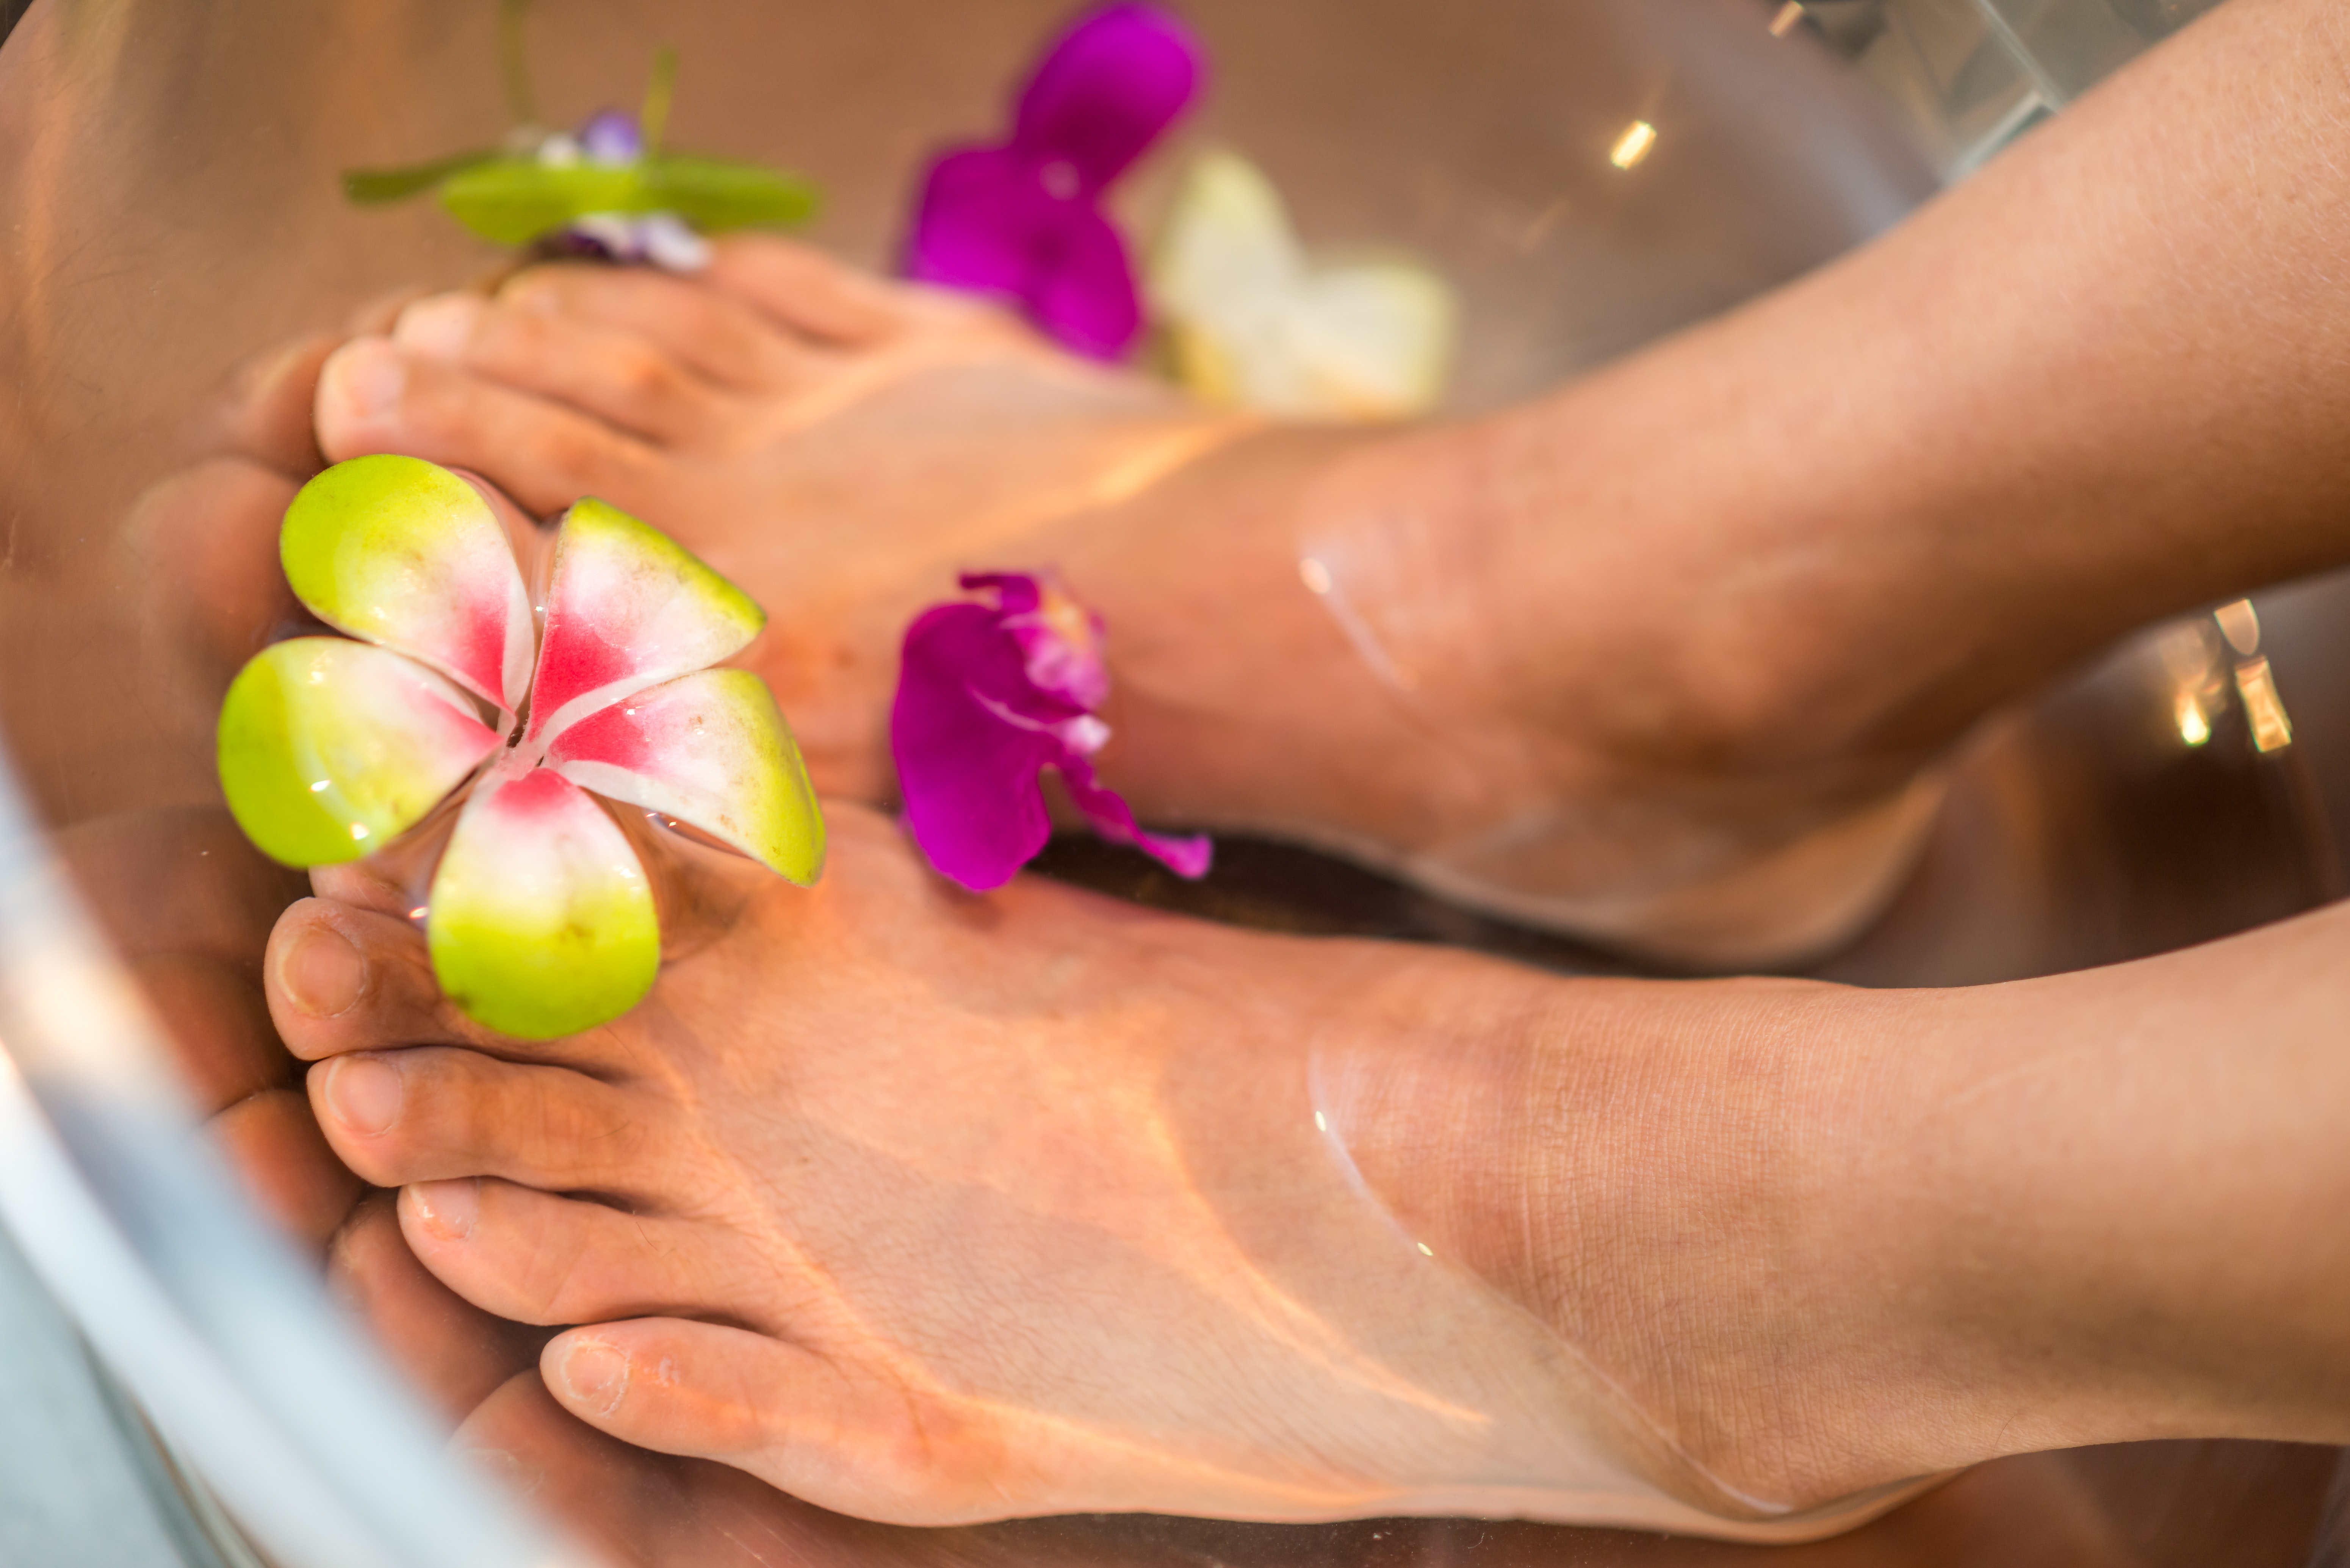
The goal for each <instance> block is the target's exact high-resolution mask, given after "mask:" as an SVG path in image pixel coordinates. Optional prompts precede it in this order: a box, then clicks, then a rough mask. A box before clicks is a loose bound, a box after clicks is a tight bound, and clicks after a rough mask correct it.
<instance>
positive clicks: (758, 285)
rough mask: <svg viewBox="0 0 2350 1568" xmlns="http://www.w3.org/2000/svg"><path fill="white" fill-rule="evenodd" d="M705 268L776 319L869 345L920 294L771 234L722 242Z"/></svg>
mask: <svg viewBox="0 0 2350 1568" xmlns="http://www.w3.org/2000/svg"><path fill="white" fill-rule="evenodd" d="M702 276H703V277H704V278H706V279H707V280H708V281H709V282H710V283H711V284H712V286H715V287H716V288H717V289H719V290H721V291H723V292H724V293H726V294H730V295H732V296H734V297H736V298H738V299H741V300H743V301H745V302H746V303H748V304H750V305H752V306H754V307H756V308H757V309H758V310H760V311H761V312H763V313H764V314H765V315H766V316H767V317H769V318H770V319H772V320H775V321H777V322H780V323H782V324H783V325H785V326H786V327H790V328H791V329H792V330H794V331H795V332H802V333H806V335H807V336H808V337H813V338H815V339H816V340H817V341H819V342H826V343H833V344H837V345H838V346H840V347H842V348H868V347H871V346H872V345H873V344H876V343H878V342H879V341H881V340H882V339H884V338H887V337H891V336H893V335H894V334H896V333H897V332H899V331H900V330H902V329H903V328H904V327H907V326H909V325H910V323H911V322H912V321H913V320H914V319H915V318H916V317H918V316H919V314H920V307H919V305H918V303H917V302H918V300H919V297H920V296H916V295H915V294H913V293H912V292H911V291H910V290H908V289H906V288H904V287H903V286H899V285H896V284H892V283H889V282H888V281H886V280H884V279H881V278H878V277H875V276H874V275H871V274H870V273H867V272H863V271H860V270H859V269H858V268H856V267H853V266H850V265H848V264H847V263H846V262H843V261H838V260H836V259H835V258H834V257H831V256H828V255H827V254H824V252H822V251H820V250H817V249H816V248H815V247H814V246H811V245H804V244H798V243H796V242H795V241H792V240H785V239H778V238H776V237H775V236H774V235H771V234H739V235H734V236H733V237H730V238H728V239H723V240H721V241H719V242H718V244H716V245H715V246H713V247H712V254H711V259H710V265H709V267H708V268H707V269H705V270H704V272H703V273H702Z"/></svg>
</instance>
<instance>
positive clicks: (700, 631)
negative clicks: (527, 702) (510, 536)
mask: <svg viewBox="0 0 2350 1568" xmlns="http://www.w3.org/2000/svg"><path fill="white" fill-rule="evenodd" d="M766 622H767V618H766V615H765V613H764V612H763V611H762V610H761V609H760V608H759V607H758V606H757V605H755V604H754V603H752V602H751V599H750V597H749V596H748V595H746V594H744V593H743V590H742V589H740V588H738V587H735V586H734V585H733V584H732V583H730V582H728V581H727V580H726V579H725V578H724V577H722V576H719V575H718V574H717V573H716V572H713V571H712V570H711V569H710V568H709V567H708V566H703V565H702V563H701V562H700V561H699V560H697V559H695V558H694V556H692V555H691V553H690V552H688V551H687V550H686V549H685V547H684V546H683V545H680V544H678V543H677V542H676V541H675V540H673V539H671V537H670V536H669V535H666V534H663V533H661V532H660V530H659V529H657V528H650V527H647V526H646V525H645V524H642V523H639V522H638V521H637V520H636V519H635V518H633V517H631V516H629V514H627V513H625V512H622V511H620V510H619V508H618V507H615V506H608V505H607V504H604V503H603V502H601V501H597V500H593V499H589V500H586V501H582V502H580V503H579V504H577V505H575V506H573V507H572V508H571V510H570V512H569V513H568V514H567V515H566V516H565V518H564V520H563V526H562V530H561V532H560V533H558V534H557V535H556V541H555V570H554V574H553V576H552V579H551V580H550V581H549V583H548V584H547V590H546V635H545V636H544V637H543V638H542V639H540V647H539V656H538V675H537V679H536V682H535V683H534V684H533V686H532V688H531V713H530V730H529V733H528V735H527V737H526V739H528V740H530V741H532V742H541V743H543V742H546V741H548V740H551V739H552V738H553V737H554V736H556V734H559V733H560V732H562V731H563V730H564V728H565V727H566V726H567V725H569V724H572V723H574V722H577V721H578V720H580V719H583V718H585V717H586V716H587V715H588V714H589V713H592V712H594V711H596V710H597V709H598V708H602V707H606V706H608V705H609V704H611V703H613V702H617V701H619V700H620V699H621V698H623V697H626V696H628V695H629V694H630V693H632V692H637V691H643V690H644V689H645V688H646V687H648V686H657V685H659V684H660V682H662V681H664V680H671V679H673V678H675V677H677V676H680V675H683V674H686V673H687V672H689V671H691V670H703V669H707V668H708V667H709V666H711V665H712V664H715V663H717V662H718V661H719V660H720V659H725V658H727V657H729V656H731V655H733V654H735V653H738V652H740V651H742V649H743V647H744V645H746V644H747V643H749V642H750V640H751V639H753V638H754V637H756V636H758V635H759V628H761V627H763V626H764V625H765V624H766Z"/></svg>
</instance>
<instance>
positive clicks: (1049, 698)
mask: <svg viewBox="0 0 2350 1568" xmlns="http://www.w3.org/2000/svg"><path fill="white" fill-rule="evenodd" d="M962 582H963V587H965V588H967V589H975V590H978V591H982V592H989V593H993V594H994V595H995V596H996V597H997V599H998V605H997V607H988V606H984V605H976V604H950V605H940V606H937V607H933V608H931V609H930V610H927V611H925V612H924V613H923V614H922V615H921V617H920V618H918V619H917V620H916V621H915V622H914V624H913V625H912V626H911V627H910V628H908V629H907V632H906V646H905V652H904V655H903V659H902V660H901V663H900V673H899V678H898V695H897V700H896V701H895V703H894V704H893V706H892V707H891V710H890V714H889V746H890V751H891V753H892V755H893V757H894V758H895V760H896V763H897V766H898V786H899V794H901V795H902V796H903V797H904V799H905V803H906V825H907V826H908V827H909V828H910V830H911V831H912V833H913V836H914V842H915V843H916V844H918V845H920V846H921V849H922V853H923V854H924V855H926V856H928V857H930V861H931V865H932V866H933V867H936V868H937V869H938V870H939V871H940V872H941V873H942V874H943V875H945V876H947V877H951V878H952V879H954V880H955V881H957V882H960V883H962V885H963V886H964V887H966V888H971V889H972V891H974V892H985V891H986V890H988V889H989V888H1000V887H1002V886H1003V884H1004V883H1006V882H1008V881H1010V880H1011V879H1012V877H1013V875H1014V873H1015V872H1017V871H1018V870H1019V869H1020V867H1023V866H1024V865H1026V864H1027V863H1028V862H1029V861H1030V860H1032V859H1034V858H1035V856H1036V852H1037V851H1038V850H1040V849H1042V848H1043V847H1044V846H1045V840H1046V839H1047V838H1048V837H1050V836H1051V835H1052V822H1051V819H1050V817H1049V816H1048V815H1047V814H1046V812H1045V800H1044V794H1043V791H1042V790H1041V789H1040V788H1039V787H1038V782H1037V781H1038V775H1039V774H1042V773H1043V771H1044V770H1045V769H1046V768H1057V769H1059V770H1060V773H1061V776H1062V777H1063V779H1064V780H1066V783H1067V784H1068V786H1069V793H1070V796H1071V798H1072V799H1073V800H1074V801H1075V802H1076V805H1077V806H1078V808H1079V809H1080V810H1081V811H1083V812H1084V813H1085V814H1086V817H1087V821H1089V822H1090V823H1092V824H1093V826H1094V827H1095V829H1096V830H1097V831H1098V832H1099V833H1100V834H1101V835H1102V836H1103V837H1105V838H1108V839H1111V840H1113V841H1115V842H1118V843H1121V844H1132V845H1135V846H1138V847H1139V848H1140V849H1142V850H1143V851H1144V852H1145V853H1147V854H1149V855H1151V856H1153V857H1157V858H1158V859H1159V860H1160V861H1161V862H1163V863H1164V864H1166V865H1167V866H1168V867H1170V868H1171V869H1173V870H1174V871H1176V872H1177V873H1179V874H1180V875H1181V876H1185V877H1198V876H1201V875H1203V874H1204V873H1205V872H1206V870H1207V868H1208V859H1209V854H1210V847H1209V843H1208V840H1207V839H1205V838H1171V837H1168V836H1163V835H1159V834H1152V833H1146V832H1144V831H1143V830H1142V829H1141V828H1140V827H1139V826H1137V825H1136V823H1135V820H1134V814H1133V813H1132V812H1131V811H1129V810H1128V808H1127V805H1126V802H1125V801H1124V800H1123V799H1121V798H1120V797H1119V796H1118V794H1117V793H1116V792H1115V791H1113V790H1110V789H1107V788H1105V787H1104V786H1103V785H1102V784H1101V782H1100V781H1099V780H1098V779H1097V778H1096V776H1095V774H1094V770H1093V764H1092V763H1091V762H1090V761H1089V760H1088V753H1091V752H1093V751H1095V750H1097V749H1098V748H1099V747H1100V745H1101V744H1102V742H1103V741H1104V740H1106V739H1107V735H1108V732H1107V729H1106V728H1105V727H1104V726H1103V724H1102V723H1101V722H1100V721H1099V720H1097V719H1096V718H1095V717H1094V716H1093V714H1092V713H1091V712H1090V711H1088V710H1089V707H1090V703H1089V702H1084V701H1073V700H1072V697H1071V689H1070V687H1069V686H1068V685H1067V684H1066V677H1067V673H1068V671H1067V668H1066V660H1063V659H1058V658H1055V659H1048V660H1045V662H1044V665H1043V667H1042V673H1041V677H1040V666H1039V660H1038V658H1037V652H1038V644H1039V642H1040V639H1047V640H1048V639H1060V638H1065V637H1068V636H1071V635H1080V636H1082V638H1083V639H1086V641H1087V644H1088V646H1087V649H1085V652H1086V655H1087V657H1088V658H1093V659H1097V658H1098V649H1097V646H1095V645H1097V642H1098V639H1099V636H1100V630H1101V627H1100V622H1099V621H1098V620H1097V618H1095V617H1094V616H1093V614H1092V612H1090V611H1088V610H1087V609H1086V608H1085V607H1083V606H1082V605H1079V604H1078V603H1077V602H1076V600H1074V599H1072V598H1070V597H1068V596H1067V595H1066V594H1064V593H1062V592H1060V591H1059V590H1058V589H1057V588H1056V587H1054V586H1053V585H1051V584H1050V583H1047V582H1044V581H1040V580H1039V579H1038V578H1037V577H1035V576H1033V575H1030V574H1027V573H1016V572H1005V573H981V574H972V575H971V576H966V577H964V578H963V580H962ZM1046 680H1052V681H1054V682H1055V684H1046V683H1045V681H1046ZM1081 684H1082V685H1083V687H1084V689H1085V690H1086V691H1090V692H1091V693H1092V694H1093V695H1094V697H1095V698H1098V696H1099V695H1101V694H1102V692H1103V691H1106V689H1107V675H1106V674H1103V675H1101V676H1100V679H1099V680H1090V679H1089V680H1086V681H1084V682H1082V683H1081Z"/></svg>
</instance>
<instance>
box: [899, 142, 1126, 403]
mask: <svg viewBox="0 0 2350 1568" xmlns="http://www.w3.org/2000/svg"><path fill="white" fill-rule="evenodd" d="M906 272H907V275H909V276H910V277H913V278H915V279H918V280H919V281H920V282H923V283H935V284H944V285H947V286H950V287H953V288H962V289H968V290H971V291H972V292H974V293H981V294H997V295H1003V296H1006V297H1008V298H1010V299H1012V300H1014V301H1016V302H1018V303H1019V304H1020V305H1021V306H1023V307H1024V309H1025V310H1026V312H1027V314H1028V315H1029V317H1031V318H1032V319H1034V320H1035V322H1036V324H1037V325H1038V326H1039V327H1042V328H1043V329H1044V330H1045V332H1047V333H1049V334H1050V335H1051V336H1052V337H1054V338H1055V340H1056V341H1058V342H1060V343H1061V344H1063V345H1065V346H1066V347H1067V348H1074V349H1076V350H1077V351H1079V352H1081V353H1086V354H1091V355H1094V356H1096V357H1097V358H1117V357H1118V355H1120V354H1122V353H1124V352H1125V351H1126V349H1127V348H1128V346H1129V345H1131V344H1132V343H1133V341H1134V339H1135V337H1136V335H1137V334H1138V333H1139V331H1140V330H1141V327H1142V301H1141V297H1140V295H1139V292H1138V291H1137V289H1136V286H1135V281H1134V267H1133V264H1132V263H1131V262H1130V261H1128V257H1127V254H1126V244H1125V242H1124V241H1123V240H1122V239H1120V238H1119V236H1118V231H1117V229H1116V228H1114V227H1112V226H1111V224H1110V223H1109V221H1108V220H1107V219H1106V218H1104V217H1103V216H1102V215H1101V214H1100V213H1097V212H1095V211H1094V210H1093V209H1092V207H1090V206H1088V205H1087V204H1086V203H1085V202H1076V201H1067V200H1064V199H1062V198H1060V197H1057V196H1055V195H1054V194H1052V193H1051V192H1048V191H1047V190H1046V189H1045V185H1044V183H1043V182H1042V180H1041V179H1040V177H1039V175H1038V172H1037V171H1036V169H1035V166H1034V165H1032V164H1030V163H1029V162H1027V161H1025V160H1024V159H1023V158H1022V156H1021V155H1020V154H1019V153H1017V152H1014V151H1009V150H1007V149H1004V148H999V147H978V148H967V149H965V150H963V151H960V152H950V153H948V154H946V155H945V156H944V157H942V158H941V159H940V160H939V161H937V162H936V163H934V164H932V165H931V173H930V178H929V180H928V182H926V183H925V184H924V186H923V188H922V200H921V205H920V208H918V209H917V210H916V213H915V214H914V232H913V234H912V237H911V239H910V241H909V243H908V245H907V256H906Z"/></svg>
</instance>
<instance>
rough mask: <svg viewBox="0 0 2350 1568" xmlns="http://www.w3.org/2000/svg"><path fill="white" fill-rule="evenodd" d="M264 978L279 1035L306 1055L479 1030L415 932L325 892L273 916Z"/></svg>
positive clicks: (462, 1037) (457, 1037)
mask: <svg viewBox="0 0 2350 1568" xmlns="http://www.w3.org/2000/svg"><path fill="white" fill-rule="evenodd" d="M262 981H263V991H264V994H265V996H266V998H267V1000H268V1002H269V1016H270V1021H271V1022H272V1023H275V1024H276V1026H277V1034H278V1038H280V1039H282V1040H283V1041H285V1042H286V1049H287V1050H289V1051H291V1052H293V1053H294V1054H295V1055H296V1056H298V1057H300V1058H302V1059H303V1060H304V1061H310V1062H315V1061H317V1060H320V1059H321V1058H323V1057H328V1056H334V1055H339V1054H342V1053H344V1052H347V1051H373V1050H379V1049H381V1048H383V1047H385V1046H390V1045H416V1044H449V1045H456V1044H474V1043H476V1041H477V1040H479V1039H480V1038H481V1036H482V1034H483V1031H482V1030H481V1029H480V1028H479V1027H478V1026H476V1025H473V1024H472V1023H471V1022H470V1021H469V1020H467V1019H466V1018H465V1017H464V1016H463V1014H462V1013H459V1012H457V1011H456V1010H455V1009H454V1008H453V1007H452V1006H450V1005H449V1003H448V1002H446V1001H445V1000H444V999H443V998H442V995H441V990H440V987H439V986H438V985H437V984H436V983H435V982H434V981H433V979H432V961H431V959H430V958H429V957H428V956H427V955H426V953H425V949H424V938H423V934H422V933H421V932H420V931H418V930H417V929H416V928H415V927H413V926H411V925H410V924H409V923H408V922H407V921H406V920H403V919H398V918H397V917H395V916H391V915H386V914H380V913H377V912H376V911H374V910H371V909H358V908H355V907H353V906H352V905H349V904H345V903H341V902H338V900H335V899H332V898H304V899H302V900H301V901H300V902H298V903H296V904H293V905H291V906H289V907H288V908H287V909H286V912H285V913H284V914H282V915H280V916H279V917H278V918H277V925H276V929H274V930H272V931H271V932H270V935H269V948H268V951H267V953H266V954H265V958H264V961H263V964H262Z"/></svg>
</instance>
